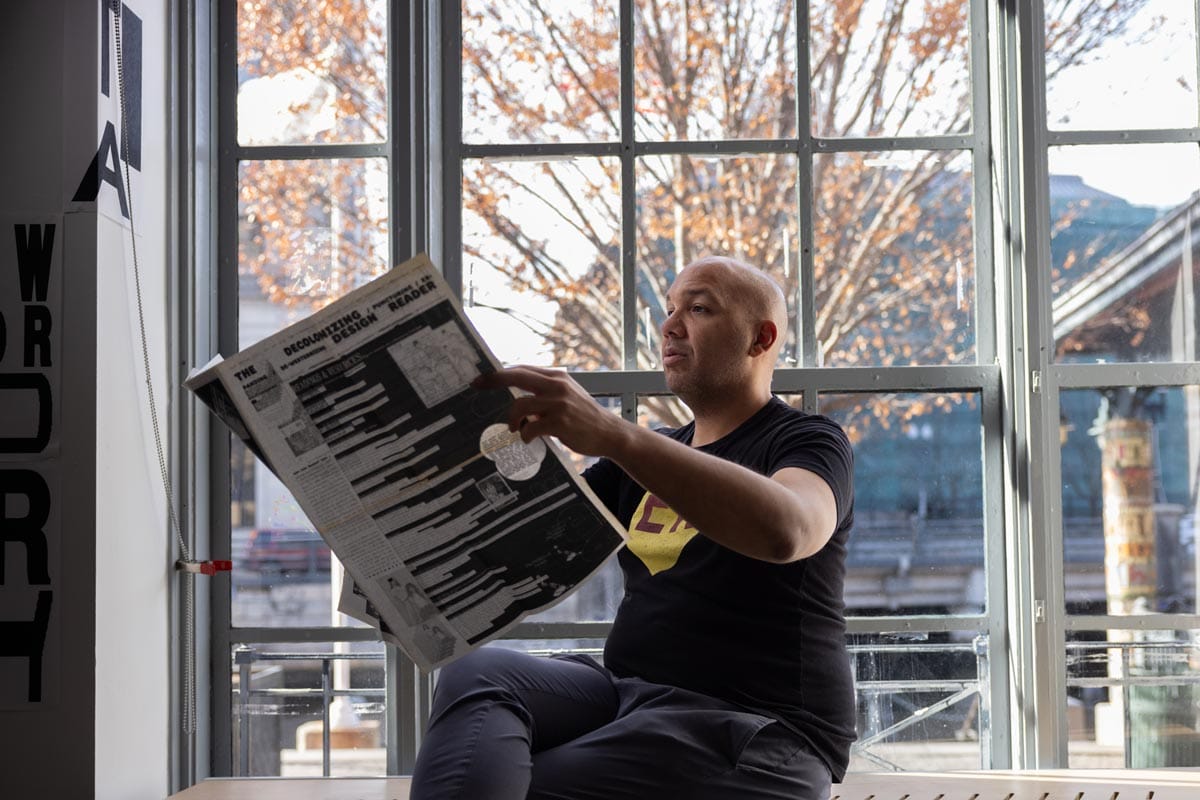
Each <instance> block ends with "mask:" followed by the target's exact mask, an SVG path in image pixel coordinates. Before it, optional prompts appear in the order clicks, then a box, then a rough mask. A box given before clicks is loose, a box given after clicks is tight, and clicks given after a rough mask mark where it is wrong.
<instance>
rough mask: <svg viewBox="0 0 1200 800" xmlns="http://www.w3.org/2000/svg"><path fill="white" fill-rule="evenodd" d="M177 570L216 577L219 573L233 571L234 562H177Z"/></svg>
mask: <svg viewBox="0 0 1200 800" xmlns="http://www.w3.org/2000/svg"><path fill="white" fill-rule="evenodd" d="M175 569H180V570H183V571H184V572H196V573H199V574H201V575H216V574H217V573H218V572H229V571H231V570H232V569H233V562H232V561H212V560H209V561H176V562H175Z"/></svg>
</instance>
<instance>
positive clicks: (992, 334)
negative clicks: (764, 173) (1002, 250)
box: [968, 0, 1012, 769]
mask: <svg viewBox="0 0 1200 800" xmlns="http://www.w3.org/2000/svg"><path fill="white" fill-rule="evenodd" d="M968 13H969V14H970V18H969V23H968V24H969V26H970V38H969V40H968V41H969V43H970V44H969V47H970V54H969V58H970V68H971V133H972V136H971V139H972V143H971V150H972V152H971V164H972V167H971V179H972V182H973V196H972V204H973V208H974V214H973V216H972V222H973V224H972V232H973V237H974V265H973V266H974V272H975V298H974V320H975V354H976V362H977V363H979V364H985V365H991V364H997V363H998V360H997V356H998V353H999V350H1000V343H999V332H998V330H999V325H998V324H997V313H996V312H997V308H998V306H997V297H996V285H997V284H996V268H997V259H996V252H995V250H994V248H993V247H992V243H993V241H994V236H995V233H994V230H993V227H992V224H993V220H994V216H993V202H994V201H995V200H996V198H993V194H992V172H991V158H992V148H991V137H992V118H991V95H990V90H991V80H990V74H989V70H988V67H989V64H991V63H992V59H991V53H990V51H989V42H990V37H989V36H988V16H987V7H986V5H985V3H984V2H983V1H982V0H971V5H970V9H969V12H968ZM996 375H997V377H999V370H996ZM981 400H982V402H981V406H982V408H981V423H982V426H983V437H982V443H981V444H982V447H981V452H980V458H982V459H983V530H984V548H985V564H986V568H985V573H984V574H985V582H986V583H985V585H986V589H985V594H984V596H985V602H986V605H985V613H986V615H987V619H988V623H987V648H986V651H981V652H980V654H979V655H978V657H977V659H976V664H977V670H986V674H980V675H979V676H978V679H979V682H980V695H981V697H980V704H981V706H980V708H981V727H986V733H987V735H986V740H984V737H981V740H983V741H981V745H980V746H981V753H982V760H983V763H982V764H981V766H983V767H986V768H989V769H997V768H998V769H1003V768H1008V767H1009V766H1011V763H1012V753H1011V747H1012V736H1011V715H1010V710H1011V709H1010V705H1009V700H1010V692H1009V673H1008V663H1007V659H1006V658H1004V654H1005V653H1007V652H1008V649H1007V638H1008V630H1007V628H1008V626H1007V592H1006V588H1007V583H1006V581H1005V577H1004V569H1003V568H1002V567H1001V565H1003V564H1004V558H1005V536H1004V534H1005V525H1004V522H1005V512H1004V499H1005V491H1004V476H1005V473H1004V449H1003V437H1004V430H1005V425H1004V402H1003V397H1002V395H1001V387H1000V385H999V383H997V385H995V386H990V387H988V388H987V389H985V390H983V391H982V392H981ZM985 694H986V696H983V695H985ZM983 709H986V711H987V720H986V724H984V723H983V720H982V713H983Z"/></svg>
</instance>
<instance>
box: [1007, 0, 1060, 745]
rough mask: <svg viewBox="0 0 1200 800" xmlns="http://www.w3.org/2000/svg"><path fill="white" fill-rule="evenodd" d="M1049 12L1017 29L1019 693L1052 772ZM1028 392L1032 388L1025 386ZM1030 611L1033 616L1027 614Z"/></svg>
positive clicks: (1056, 584)
mask: <svg viewBox="0 0 1200 800" xmlns="http://www.w3.org/2000/svg"><path fill="white" fill-rule="evenodd" d="M1045 19H1046V17H1045V10H1044V5H1043V2H1042V0H1029V2H1028V3H1023V4H1018V11H1017V25H1018V28H1019V31H1020V41H1021V42H1022V44H1023V48H1024V49H1023V60H1022V62H1021V63H1022V69H1021V77H1020V79H1021V109H1022V111H1021V114H1022V115H1021V127H1022V148H1021V152H1022V154H1023V159H1022V164H1021V172H1022V176H1023V182H1022V183H1023V189H1024V195H1023V197H1022V207H1023V211H1024V220H1023V223H1024V224H1023V231H1024V234H1023V236H1024V241H1025V251H1024V262H1023V264H1022V266H1023V275H1024V277H1025V285H1024V287H1023V288H1024V289H1025V308H1026V316H1025V321H1026V335H1025V336H1024V337H1023V339H1024V345H1025V348H1024V350H1025V359H1024V369H1025V372H1026V376H1023V377H1029V390H1030V391H1029V394H1028V398H1029V411H1028V427H1027V435H1026V437H1025V438H1024V445H1025V453H1026V456H1025V458H1024V459H1023V460H1022V466H1023V467H1024V468H1025V469H1027V470H1028V477H1029V511H1030V513H1029V515H1028V516H1027V517H1026V522H1027V524H1028V528H1027V530H1026V531H1025V532H1024V533H1026V534H1027V535H1028V536H1029V537H1030V544H1031V546H1030V550H1029V560H1028V561H1027V562H1025V563H1023V564H1019V565H1017V566H1018V568H1027V569H1028V571H1029V574H1030V590H1031V591H1032V592H1033V597H1032V600H1033V606H1032V609H1031V610H1032V611H1033V614H1034V618H1033V619H1032V620H1028V619H1027V620H1025V621H1024V623H1025V624H1027V625H1029V624H1031V627H1030V629H1029V638H1030V644H1031V645H1032V649H1031V653H1032V656H1033V661H1034V663H1033V665H1032V671H1031V674H1026V675H1023V676H1022V678H1023V680H1022V683H1023V684H1024V686H1020V685H1019V686H1017V687H1014V688H1016V689H1017V690H1018V691H1019V692H1020V695H1021V696H1022V697H1023V698H1024V702H1025V703H1026V704H1029V705H1030V708H1029V710H1036V715H1035V716H1034V719H1033V720H1031V722H1032V725H1033V726H1034V730H1033V734H1034V737H1033V744H1034V747H1033V749H1032V751H1031V752H1027V753H1026V758H1027V761H1028V763H1024V764H1019V765H1017V766H1020V767H1024V768H1034V769H1047V768H1055V767H1065V766H1067V761H1068V758H1067V736H1066V734H1067V724H1066V699H1067V697H1066V663H1065V658H1066V656H1065V652H1064V650H1063V643H1064V634H1063V628H1062V617H1063V614H1062V610H1063V607H1064V604H1063V594H1064V592H1063V571H1062V559H1063V552H1062V515H1061V505H1062V503H1061V498H1062V491H1061V488H1060V486H1061V474H1060V462H1059V455H1060V454H1059V449H1058V407H1057V404H1058V390H1057V387H1056V386H1055V385H1054V383H1053V381H1052V380H1050V379H1046V380H1043V381H1042V389H1041V391H1040V392H1034V391H1033V390H1034V389H1036V388H1037V385H1036V384H1035V383H1034V382H1033V379H1032V377H1031V373H1032V372H1033V371H1040V372H1041V373H1042V374H1043V376H1046V374H1047V370H1046V367H1047V366H1048V364H1049V362H1050V359H1051V358H1052V357H1053V355H1052V353H1053V347H1052V345H1053V323H1052V314H1051V310H1050V294H1051V293H1050V291H1049V286H1050V239H1049V229H1048V222H1049V219H1050V184H1049V168H1048V163H1047V162H1048V148H1047V145H1046V142H1047V130H1046V75H1045V71H1046V62H1045V32H1046V31H1045V28H1046V26H1045ZM1022 388H1023V387H1022ZM1027 610H1029V609H1027Z"/></svg>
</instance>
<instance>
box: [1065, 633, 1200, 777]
mask: <svg viewBox="0 0 1200 800" xmlns="http://www.w3.org/2000/svg"><path fill="white" fill-rule="evenodd" d="M1076 639H1077V640H1076V641H1068V642H1067V645H1066V647H1067V653H1066V668H1067V729H1068V732H1069V739H1068V742H1067V753H1068V759H1069V762H1068V764H1069V766H1070V767H1071V768H1072V769H1122V768H1135V769H1139V768H1154V767H1194V766H1195V765H1196V764H1200V631H1198V630H1183V631H1172V630H1138V631H1119V630H1110V631H1078V632H1076Z"/></svg>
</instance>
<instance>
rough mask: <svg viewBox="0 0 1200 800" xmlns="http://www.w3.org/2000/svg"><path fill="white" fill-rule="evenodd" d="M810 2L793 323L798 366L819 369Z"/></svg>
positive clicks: (802, 2) (803, 5)
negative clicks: (797, 293) (797, 341)
mask: <svg viewBox="0 0 1200 800" xmlns="http://www.w3.org/2000/svg"><path fill="white" fill-rule="evenodd" d="M810 19H811V17H810V15H809V0H797V1H796V141H797V143H798V144H799V149H798V157H797V158H796V170H797V172H796V222H797V227H798V230H797V235H798V236H799V239H800V241H799V242H797V244H798V245H799V247H797V251H798V256H799V259H798V261H797V264H796V269H798V270H799V277H800V281H799V286H800V297H799V299H798V301H797V302H796V323H797V326H798V327H799V333H800V352H799V354H798V355H799V358H798V359H797V361H798V362H799V366H800V367H802V368H808V369H811V368H814V367H817V366H819V363H818V361H819V354H818V349H817V347H818V342H817V298H816V292H817V284H816V277H815V270H816V266H815V263H816V254H815V253H814V250H813V239H814V234H813V230H814V222H813V198H814V187H813V134H812V129H813V126H812V63H811V62H812V58H811V53H810V50H811V45H812V39H811V37H810V36H809V20H810ZM817 406H818V400H817V392H816V391H812V392H809V391H805V393H804V407H805V410H806V411H808V412H809V413H812V412H813V411H815V410H816V409H817Z"/></svg>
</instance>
